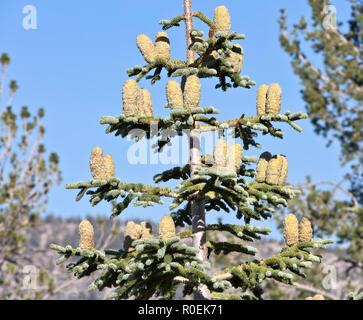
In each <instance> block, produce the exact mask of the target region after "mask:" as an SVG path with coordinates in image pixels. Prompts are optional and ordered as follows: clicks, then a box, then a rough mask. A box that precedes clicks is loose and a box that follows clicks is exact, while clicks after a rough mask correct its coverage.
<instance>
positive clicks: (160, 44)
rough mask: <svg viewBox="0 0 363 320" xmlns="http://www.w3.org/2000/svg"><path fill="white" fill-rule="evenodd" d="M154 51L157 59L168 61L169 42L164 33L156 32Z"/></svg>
mask: <svg viewBox="0 0 363 320" xmlns="http://www.w3.org/2000/svg"><path fill="white" fill-rule="evenodd" d="M155 50H156V54H157V56H158V58H163V59H168V60H169V59H170V41H169V37H168V34H167V33H166V32H158V33H157V35H156V38H155Z"/></svg>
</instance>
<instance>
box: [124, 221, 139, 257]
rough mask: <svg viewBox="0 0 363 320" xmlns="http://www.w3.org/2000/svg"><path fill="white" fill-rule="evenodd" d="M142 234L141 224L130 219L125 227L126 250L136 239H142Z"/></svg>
mask: <svg viewBox="0 0 363 320" xmlns="http://www.w3.org/2000/svg"><path fill="white" fill-rule="evenodd" d="M141 235H142V227H141V225H139V224H136V223H135V222H133V221H129V222H128V223H127V225H126V228H125V233H124V238H125V239H124V250H125V251H127V250H129V248H130V246H131V243H132V242H133V241H134V240H137V239H140V237H141Z"/></svg>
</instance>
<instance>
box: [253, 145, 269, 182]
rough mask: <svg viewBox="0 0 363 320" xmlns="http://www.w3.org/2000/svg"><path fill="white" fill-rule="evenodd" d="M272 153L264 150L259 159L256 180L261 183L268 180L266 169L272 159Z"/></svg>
mask: <svg viewBox="0 0 363 320" xmlns="http://www.w3.org/2000/svg"><path fill="white" fill-rule="evenodd" d="M271 158H272V155H271V153H270V152H267V151H266V152H264V153H262V154H261V155H260V159H259V160H258V163H257V166H256V181H257V182H260V183H264V182H265V181H266V171H267V167H268V163H269V161H270V160H271Z"/></svg>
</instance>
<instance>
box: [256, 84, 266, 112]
mask: <svg viewBox="0 0 363 320" xmlns="http://www.w3.org/2000/svg"><path fill="white" fill-rule="evenodd" d="M267 90H268V85H266V84H263V85H261V86H259V87H258V89H257V95H256V109H257V115H260V114H265V113H266V98H267Z"/></svg>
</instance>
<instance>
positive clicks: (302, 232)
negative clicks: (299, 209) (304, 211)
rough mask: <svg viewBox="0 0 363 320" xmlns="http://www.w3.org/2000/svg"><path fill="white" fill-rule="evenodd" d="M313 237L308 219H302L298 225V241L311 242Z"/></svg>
mask: <svg viewBox="0 0 363 320" xmlns="http://www.w3.org/2000/svg"><path fill="white" fill-rule="evenodd" d="M312 237H313V229H312V227H311V222H310V221H309V219H307V218H305V217H303V218H302V219H301V221H300V224H299V241H302V242H305V241H311V239H312Z"/></svg>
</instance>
